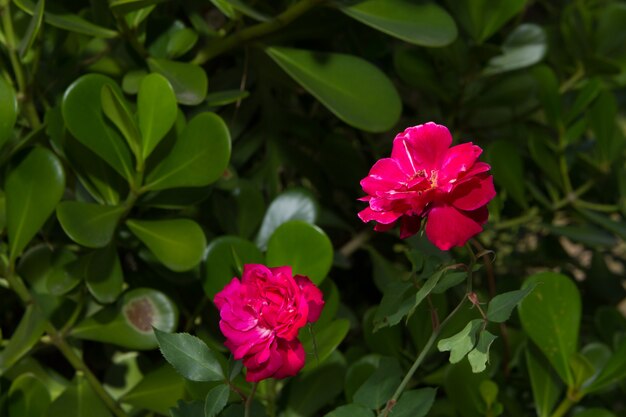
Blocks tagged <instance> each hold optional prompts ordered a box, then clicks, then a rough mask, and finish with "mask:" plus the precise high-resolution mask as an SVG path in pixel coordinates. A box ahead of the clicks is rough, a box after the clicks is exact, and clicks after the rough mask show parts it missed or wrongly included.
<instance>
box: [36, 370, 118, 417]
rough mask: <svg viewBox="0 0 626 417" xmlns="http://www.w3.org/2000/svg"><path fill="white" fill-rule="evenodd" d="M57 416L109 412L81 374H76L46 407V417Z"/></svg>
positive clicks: (92, 416)
mask: <svg viewBox="0 0 626 417" xmlns="http://www.w3.org/2000/svg"><path fill="white" fill-rule="evenodd" d="M58 416H72V417H111V413H110V412H109V410H108V408H107V407H106V406H105V405H104V404H103V403H102V400H100V398H99V397H98V396H97V395H96V393H95V392H94V391H93V389H92V388H91V385H89V383H88V382H87V380H86V379H85V378H84V377H83V376H82V374H78V375H77V376H76V378H75V380H74V381H73V382H72V385H70V386H69V387H68V388H67V389H66V390H65V391H64V392H63V394H61V395H60V396H59V397H58V398H57V399H56V400H54V402H53V403H52V404H51V405H50V407H49V408H48V413H47V417H58Z"/></svg>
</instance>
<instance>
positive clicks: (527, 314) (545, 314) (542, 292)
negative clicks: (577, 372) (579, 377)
mask: <svg viewBox="0 0 626 417" xmlns="http://www.w3.org/2000/svg"><path fill="white" fill-rule="evenodd" d="M537 284H539V285H537ZM534 285H537V287H536V288H535V289H534V290H533V292H531V293H530V294H529V295H528V296H527V297H526V298H525V299H524V301H523V302H522V303H521V304H520V307H519V308H518V312H519V316H520V320H521V322H522V325H523V327H524V330H525V331H526V333H527V334H528V336H529V337H530V339H531V340H532V341H533V342H534V343H535V344H536V345H537V347H538V348H539V349H540V350H541V352H542V353H543V354H544V355H545V356H546V357H547V358H548V360H549V361H550V363H551V364H552V366H553V367H554V369H555V370H556V371H557V373H558V374H559V376H560V377H561V378H562V379H563V381H565V382H566V383H567V384H568V385H570V386H571V385H572V384H573V383H574V379H573V375H572V372H571V370H570V367H569V361H570V357H571V356H572V355H573V354H574V352H576V351H577V350H578V331H579V328H580V317H581V300H580V293H579V292H578V288H576V284H574V282H573V281H572V280H571V279H570V278H568V277H567V276H565V275H561V274H556V273H552V272H542V273H538V274H535V275H532V276H531V277H529V278H528V279H527V280H526V281H525V282H524V288H528V287H531V286H534Z"/></svg>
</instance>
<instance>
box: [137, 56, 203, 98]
mask: <svg viewBox="0 0 626 417" xmlns="http://www.w3.org/2000/svg"><path fill="white" fill-rule="evenodd" d="M148 66H149V67H150V71H152V72H157V73H159V74H161V75H162V76H164V77H165V78H167V80H168V81H169V82H170V84H171V85H172V88H173V89H174V93H175V94H176V99H177V100H178V102H179V103H180V104H186V105H189V106H194V105H196V104H200V103H202V101H204V99H205V97H206V94H207V89H208V87H209V81H208V78H207V75H206V72H204V70H203V69H202V68H201V67H199V66H198V65H194V64H188V63H185V62H175V61H169V60H166V59H155V58H148Z"/></svg>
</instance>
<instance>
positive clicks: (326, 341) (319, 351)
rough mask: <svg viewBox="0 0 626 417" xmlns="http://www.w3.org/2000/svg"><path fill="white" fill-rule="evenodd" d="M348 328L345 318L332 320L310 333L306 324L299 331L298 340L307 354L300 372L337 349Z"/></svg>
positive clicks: (313, 366)
mask: <svg viewBox="0 0 626 417" xmlns="http://www.w3.org/2000/svg"><path fill="white" fill-rule="evenodd" d="M349 330H350V321H349V320H346V319H338V320H334V321H332V322H331V323H329V324H327V325H324V326H323V327H322V328H320V330H319V331H314V332H313V335H311V333H310V330H309V328H308V327H307V326H305V327H303V328H302V330H301V331H300V337H299V339H300V341H301V342H302V345H303V346H304V351H305V352H306V354H307V360H306V364H305V365H304V368H302V372H307V371H309V370H311V369H314V368H316V367H317V366H319V364H321V363H323V362H324V360H325V359H327V358H328V357H329V356H330V354H331V353H333V352H334V351H335V349H337V347H338V346H339V344H340V343H341V342H342V341H343V339H345V337H346V336H347V335H348V331H349Z"/></svg>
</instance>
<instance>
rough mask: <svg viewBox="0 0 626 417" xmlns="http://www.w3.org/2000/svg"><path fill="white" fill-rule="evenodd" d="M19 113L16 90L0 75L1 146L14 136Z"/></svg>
mask: <svg viewBox="0 0 626 417" xmlns="http://www.w3.org/2000/svg"><path fill="white" fill-rule="evenodd" d="M17 113H18V107H17V97H16V96H15V90H13V87H11V84H9V83H8V82H7V81H6V79H5V78H4V77H0V148H2V146H3V145H4V144H5V143H6V141H7V140H9V139H10V138H11V136H13V126H15V122H16V121H17Z"/></svg>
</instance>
